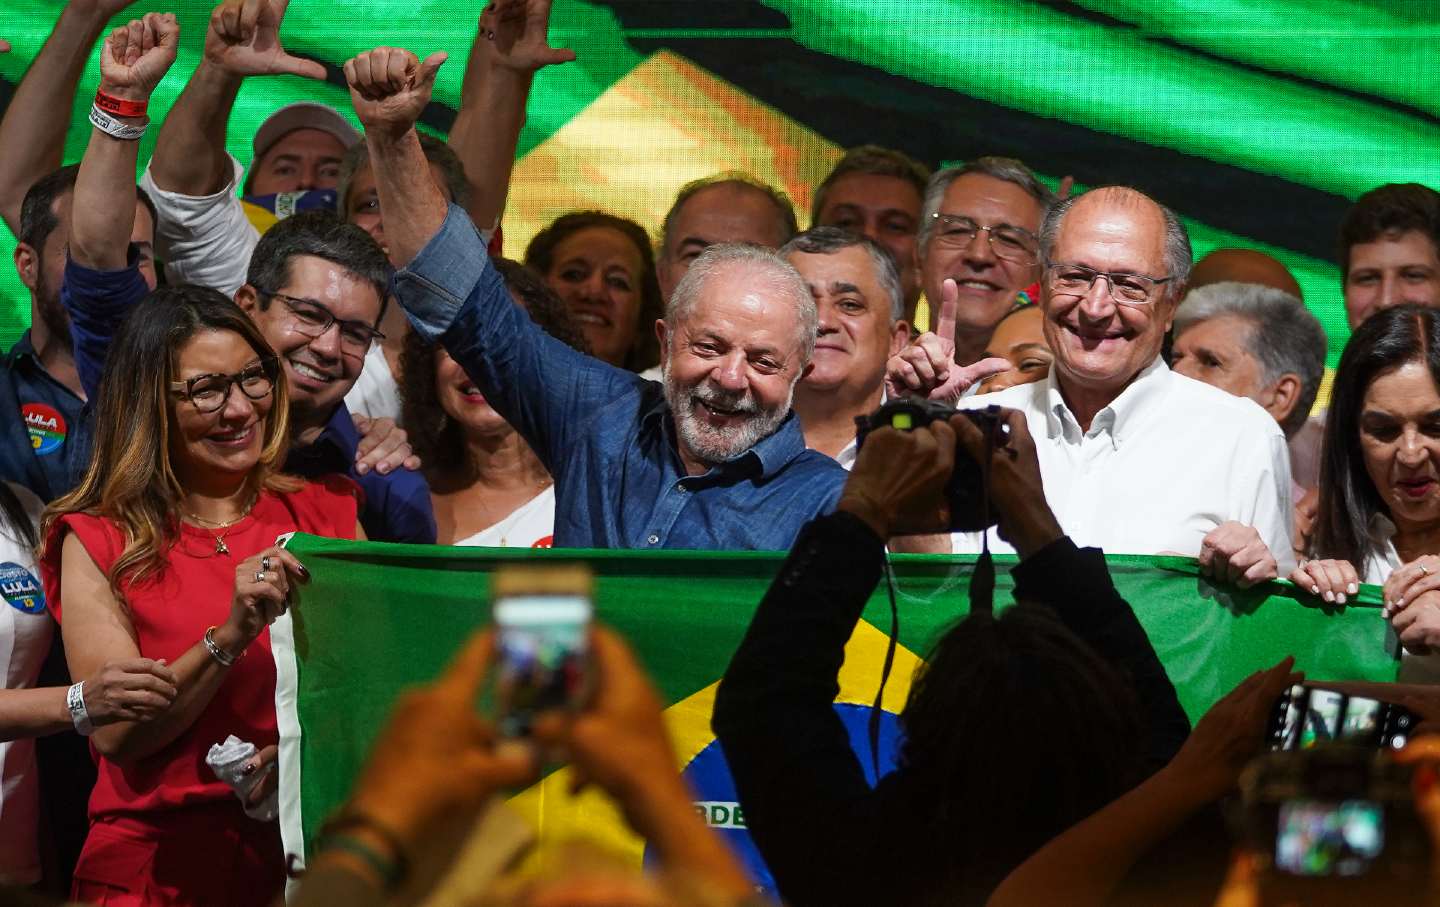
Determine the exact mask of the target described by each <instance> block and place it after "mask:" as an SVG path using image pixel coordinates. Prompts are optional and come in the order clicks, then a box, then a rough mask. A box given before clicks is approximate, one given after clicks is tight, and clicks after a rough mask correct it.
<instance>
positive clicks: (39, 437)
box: [20, 403, 65, 456]
mask: <svg viewBox="0 0 1440 907" xmlns="http://www.w3.org/2000/svg"><path fill="white" fill-rule="evenodd" d="M20 412H21V413H22V414H24V416H25V430H26V431H27V432H29V433H30V446H31V447H33V448H34V449H35V453H36V454H38V455H40V456H44V455H45V454H49V453H54V452H55V451H57V450H59V449H60V448H61V446H62V445H64V443H65V417H64V416H62V415H60V411H59V410H57V409H55V407H53V406H47V405H45V404H44V403H26V404H25V405H24V406H22V407H20Z"/></svg>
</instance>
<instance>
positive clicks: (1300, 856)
mask: <svg viewBox="0 0 1440 907" xmlns="http://www.w3.org/2000/svg"><path fill="white" fill-rule="evenodd" d="M1279 820H1280V821H1279V826H1278V828H1277V830H1276V834H1275V868H1276V869H1279V870H1280V871H1281V872H1286V873H1289V874H1291V875H1297V876H1358V875H1363V874H1364V873H1366V872H1367V871H1369V869H1370V865H1371V864H1372V863H1374V861H1375V860H1376V858H1377V857H1379V856H1380V854H1381V852H1382V851H1383V850H1384V849H1385V813H1384V809H1383V807H1382V806H1381V805H1380V804H1379V803H1376V802H1375V801H1373V800H1344V801H1340V802H1335V801H1322V800H1287V801H1286V802H1284V803H1281V804H1280V815H1279Z"/></svg>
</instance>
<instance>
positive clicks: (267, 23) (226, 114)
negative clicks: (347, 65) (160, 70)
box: [150, 0, 325, 196]
mask: <svg viewBox="0 0 1440 907" xmlns="http://www.w3.org/2000/svg"><path fill="white" fill-rule="evenodd" d="M288 5H289V0H225V2H223V3H221V4H220V5H219V6H217V7H215V10H214V12H212V13H211V14H210V28H209V30H207V31H206V33H205V56H204V57H203V58H202V59H201V61H200V65H199V66H197V67H195V72H194V74H193V75H192V76H191V77H190V81H189V83H188V84H186V86H185V90H184V91H182V92H181V93H180V97H179V98H177V99H176V101H175V106H173V107H171V108H170V112H169V114H167V115H166V117H165V124H164V125H163V126H162V127H161V128H160V136H159V138H158V139H156V142H155V156H154V158H153V159H152V160H151V162H150V174H151V176H152V178H153V179H154V180H155V185H156V186H158V187H160V188H161V189H164V190H166V191H167V192H176V193H179V194H182V195H197V196H198V195H213V194H214V193H216V192H219V191H220V190H221V189H223V188H225V186H226V185H228V184H229V182H230V180H231V171H232V168H231V166H230V156H229V154H228V153H227V152H226V151H225V134H226V125H227V124H228V123H229V122H230V112H231V110H232V109H233V108H234V106H235V97H236V95H238V94H239V92H240V83H241V82H242V81H243V80H244V78H245V77H246V76H265V75H280V74H289V75H297V76H305V77H307V78H311V79H324V78H325V67H324V66H322V65H320V64H319V63H316V62H315V61H313V60H302V59H300V58H298V57H292V56H290V55H289V54H288V53H286V52H285V48H284V47H282V46H281V44H280V22H281V20H282V19H283V18H284V16H285V9H286V7H287V6H288Z"/></svg>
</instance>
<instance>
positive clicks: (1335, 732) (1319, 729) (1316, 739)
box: [1300, 690, 1345, 749]
mask: <svg viewBox="0 0 1440 907" xmlns="http://www.w3.org/2000/svg"><path fill="white" fill-rule="evenodd" d="M1344 707H1345V694H1344V693H1337V692H1335V691H1334V690H1311V691H1310V697H1309V701H1308V702H1307V704H1306V708H1305V714H1304V718H1303V719H1302V721H1303V723H1302V724H1301V726H1300V748H1301V749H1309V748H1310V747H1312V746H1314V745H1315V744H1317V743H1328V742H1330V741H1332V740H1338V739H1339V738H1340V719H1341V717H1342V715H1343V711H1344Z"/></svg>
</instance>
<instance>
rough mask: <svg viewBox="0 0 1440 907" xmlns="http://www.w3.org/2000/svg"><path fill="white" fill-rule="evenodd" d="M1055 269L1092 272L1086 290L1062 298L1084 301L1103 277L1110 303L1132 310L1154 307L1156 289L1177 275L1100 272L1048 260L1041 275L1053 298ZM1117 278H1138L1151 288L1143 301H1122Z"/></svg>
mask: <svg viewBox="0 0 1440 907" xmlns="http://www.w3.org/2000/svg"><path fill="white" fill-rule="evenodd" d="M1054 268H1075V269H1076V270H1080V271H1089V272H1090V282H1089V283H1088V284H1086V285H1085V289H1083V290H1081V291H1080V292H1079V293H1073V292H1069V291H1066V292H1063V293H1060V295H1062V296H1064V297H1066V298H1073V299H1083V298H1084V296H1085V294H1086V293H1089V292H1090V288H1091V287H1093V286H1095V281H1097V280H1099V279H1100V278H1102V277H1103V278H1105V285H1106V287H1107V290H1106V292H1107V295H1109V297H1110V301H1111V302H1113V303H1115V304H1116V305H1123V306H1129V307H1130V308H1132V309H1133V308H1141V307H1144V306H1152V305H1154V304H1155V288H1156V287H1163V286H1164V285H1165V284H1167V283H1171V282H1172V281H1174V280H1175V275H1174V274H1171V275H1169V276H1167V277H1151V276H1150V275H1149V274H1137V273H1135V272H1134V271H1100V270H1097V269H1095V268H1092V267H1090V266H1089V265H1082V264H1077V263H1074V262H1068V261H1048V260H1046V261H1042V262H1041V271H1040V274H1041V277H1042V278H1043V279H1044V281H1045V285H1046V287H1048V288H1049V289H1050V294H1051V295H1052V296H1053V295H1056V293H1057V291H1056V289H1055V288H1054V287H1053V286H1051V284H1052V282H1053V281H1052V280H1051V277H1050V272H1051V271H1052V270H1053V269H1054ZM1116 277H1130V278H1136V279H1139V280H1143V281H1145V282H1146V283H1148V284H1149V285H1150V287H1149V290H1148V291H1147V293H1146V294H1145V298H1144V299H1142V300H1133V301H1132V300H1129V299H1121V298H1120V297H1119V296H1116V295H1115V278H1116Z"/></svg>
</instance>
